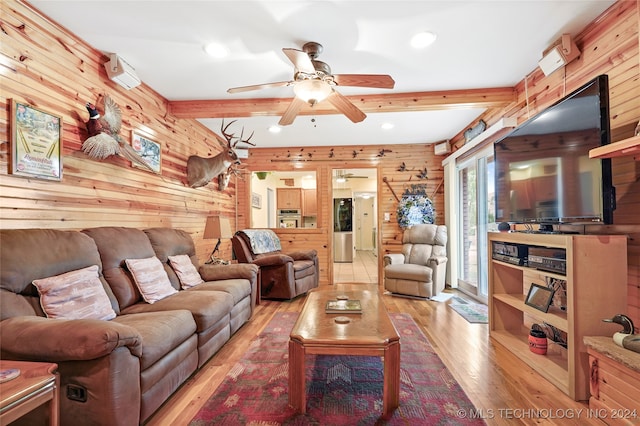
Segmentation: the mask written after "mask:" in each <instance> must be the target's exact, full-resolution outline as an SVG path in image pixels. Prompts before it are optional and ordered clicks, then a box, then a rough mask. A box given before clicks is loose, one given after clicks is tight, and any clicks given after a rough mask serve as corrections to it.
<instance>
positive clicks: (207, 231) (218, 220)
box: [202, 216, 233, 240]
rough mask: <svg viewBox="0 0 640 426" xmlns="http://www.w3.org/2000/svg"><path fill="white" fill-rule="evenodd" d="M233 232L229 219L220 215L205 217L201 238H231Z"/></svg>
mask: <svg viewBox="0 0 640 426" xmlns="http://www.w3.org/2000/svg"><path fill="white" fill-rule="evenodd" d="M231 237H233V232H231V225H230V224H229V219H227V218H224V217H220V216H209V217H207V223H206V224H205V226H204V235H203V237H202V238H204V239H205V240H211V239H215V238H218V239H220V238H231Z"/></svg>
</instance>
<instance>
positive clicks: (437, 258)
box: [384, 224, 448, 298]
mask: <svg viewBox="0 0 640 426" xmlns="http://www.w3.org/2000/svg"><path fill="white" fill-rule="evenodd" d="M447 260H448V259H447V227H446V226H444V225H432V224H419V225H413V226H412V227H410V228H408V229H407V230H405V231H404V234H403V235H402V253H392V254H387V255H385V256H384V287H385V289H386V290H387V291H390V292H391V293H398V294H406V295H410V296H417V297H424V298H429V297H433V296H436V295H438V294H439V293H440V292H442V290H444V286H445V275H446V273H447V269H446V268H447Z"/></svg>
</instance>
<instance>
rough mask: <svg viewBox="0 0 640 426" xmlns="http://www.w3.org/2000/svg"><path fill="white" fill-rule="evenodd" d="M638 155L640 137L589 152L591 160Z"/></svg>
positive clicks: (639, 151)
mask: <svg viewBox="0 0 640 426" xmlns="http://www.w3.org/2000/svg"><path fill="white" fill-rule="evenodd" d="M636 154H640V136H632V137H630V138H628V139H624V140H621V141H620V142H614V143H612V144H609V145H605V146H600V147H598V148H593V149H592V150H590V151H589V158H613V157H624V156H628V155H636Z"/></svg>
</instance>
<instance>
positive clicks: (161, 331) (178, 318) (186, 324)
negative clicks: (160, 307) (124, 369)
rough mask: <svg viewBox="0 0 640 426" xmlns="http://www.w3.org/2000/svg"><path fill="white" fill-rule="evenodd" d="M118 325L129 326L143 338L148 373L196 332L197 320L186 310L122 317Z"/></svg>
mask: <svg viewBox="0 0 640 426" xmlns="http://www.w3.org/2000/svg"><path fill="white" fill-rule="evenodd" d="M114 321H116V322H118V323H120V324H123V325H127V326H129V327H131V328H133V329H134V330H136V331H137V332H138V333H139V334H140V340H141V341H142V356H141V359H140V369H141V370H146V369H147V368H148V367H149V366H151V365H153V364H154V363H155V362H156V361H158V360H161V359H162V358H163V357H164V356H165V355H167V354H168V353H170V352H171V351H172V350H174V349H175V348H177V347H178V346H179V345H180V344H181V343H182V342H184V341H185V340H187V339H188V338H189V337H190V336H192V335H193V333H195V331H196V324H195V321H194V320H193V316H192V315H191V313H190V312H189V311H187V310H184V309H177V310H173V311H158V312H146V313H140V314H135V315H120V316H119V317H118V318H116V319H115V320H114Z"/></svg>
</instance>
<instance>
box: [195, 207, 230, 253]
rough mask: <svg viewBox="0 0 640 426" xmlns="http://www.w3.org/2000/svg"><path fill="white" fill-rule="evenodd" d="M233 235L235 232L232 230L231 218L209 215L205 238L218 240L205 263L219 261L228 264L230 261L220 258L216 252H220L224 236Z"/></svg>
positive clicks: (205, 227)
mask: <svg viewBox="0 0 640 426" xmlns="http://www.w3.org/2000/svg"><path fill="white" fill-rule="evenodd" d="M231 237H233V233H232V232H231V225H230V224H229V219H227V218H224V217H220V216H209V217H207V223H206V224H205V226H204V235H203V236H202V238H203V239H205V240H212V239H215V238H217V239H218V242H217V244H216V246H215V248H214V249H213V251H212V252H211V255H210V256H209V260H207V261H206V262H205V263H219V264H228V263H229V262H227V261H224V260H222V259H218V258H217V257H216V253H218V249H219V248H220V240H221V239H222V238H231Z"/></svg>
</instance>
